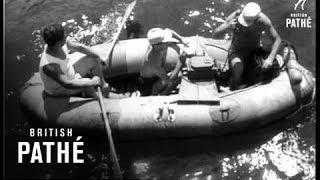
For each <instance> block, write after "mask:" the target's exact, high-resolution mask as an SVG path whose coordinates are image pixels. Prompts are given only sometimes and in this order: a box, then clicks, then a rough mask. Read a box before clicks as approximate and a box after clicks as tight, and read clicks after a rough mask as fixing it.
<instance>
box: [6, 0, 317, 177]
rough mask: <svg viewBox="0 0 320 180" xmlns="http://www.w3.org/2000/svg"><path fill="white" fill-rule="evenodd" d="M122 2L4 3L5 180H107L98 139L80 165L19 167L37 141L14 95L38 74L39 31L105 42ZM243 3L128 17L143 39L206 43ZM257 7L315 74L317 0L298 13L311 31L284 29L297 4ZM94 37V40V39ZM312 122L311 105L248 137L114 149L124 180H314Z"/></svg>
mask: <svg viewBox="0 0 320 180" xmlns="http://www.w3.org/2000/svg"><path fill="white" fill-rule="evenodd" d="M128 2H130V1H125V0H122V1H116V0H113V1H112V0H91V1H87V0H73V1H62V0H50V1H49V0H6V1H5V11H6V12H5V16H6V17H5V18H6V19H5V105H6V107H5V108H6V111H5V122H4V123H5V129H4V132H3V133H4V134H5V138H6V139H5V140H6V147H5V151H6V154H5V165H6V169H5V172H6V174H5V176H6V177H20V178H22V177H24V178H47V179H50V178H61V177H67V178H85V179H89V178H91V179H100V178H108V177H111V170H110V168H109V167H110V164H109V157H108V155H107V152H108V148H107V146H106V142H107V139H106V138H105V137H101V136H100V137H99V138H94V139H92V138H90V137H84V140H85V147H86V148H85V161H86V163H85V164H84V165H74V164H67V165H61V164H59V165H57V164H44V165H42V164H40V165H37V164H26V163H25V164H17V152H16V151H17V142H18V141H23V140H26V141H36V140H34V139H30V138H29V137H28V133H27V132H28V131H27V130H28V128H29V126H30V124H29V122H28V121H27V120H26V118H25V117H24V115H23V114H22V112H21V110H20V109H19V104H18V95H19V89H20V88H21V87H22V85H23V83H24V82H25V81H26V80H27V79H29V78H30V77H31V76H32V74H33V73H34V72H36V71H38V63H39V54H40V52H41V50H42V47H43V43H42V41H41V40H40V38H39V29H40V28H41V27H42V26H44V25H46V24H48V23H50V22H58V23H62V22H65V23H66V25H67V26H70V28H69V32H73V34H72V36H73V37H74V38H75V39H78V40H80V41H81V42H83V43H86V44H88V45H89V44H94V43H97V42H101V41H104V40H106V39H108V38H110V34H112V32H113V31H112V29H114V27H115V25H116V24H117V23H119V21H117V18H118V17H119V16H121V15H122V14H123V12H124V9H125V7H126V6H125V5H126V4H127V3H128ZM246 2H248V0H241V1H235V0H229V1H227V0H216V1H209V0H199V1H192V0H161V1H157V0H140V1H139V2H138V3H137V5H136V7H135V9H134V19H136V20H138V21H139V22H140V23H141V24H142V28H143V35H144V36H145V34H146V32H147V31H148V29H150V28H152V27H168V28H171V29H174V30H176V31H177V32H179V33H180V34H181V35H183V36H191V35H196V34H198V35H200V36H205V37H210V36H211V33H212V30H213V29H214V28H215V27H217V26H218V25H219V24H220V23H221V22H219V18H222V19H224V18H225V17H226V16H227V15H229V14H230V13H231V12H232V11H233V10H234V9H237V8H239V7H240V6H241V5H242V4H245V3H246ZM256 2H259V3H260V5H261V7H262V10H263V11H264V12H265V14H267V15H268V16H269V17H270V19H271V20H272V22H273V24H274V26H275V28H276V29H277V31H278V32H279V34H280V36H281V37H282V38H283V39H287V40H289V41H291V42H292V43H293V44H294V45H295V46H296V48H297V50H298V53H299V57H300V63H301V64H302V65H304V66H305V67H307V68H308V69H309V70H310V71H311V72H312V73H313V74H315V72H316V69H315V0H307V1H306V3H305V10H304V12H305V13H308V15H310V17H311V18H312V26H313V27H312V28H310V29H301V28H300V29H298V28H297V29H292V28H286V26H285V18H287V17H289V14H290V13H293V12H294V10H293V8H294V3H295V1H293V0H270V1H262V0H261V1H256ZM298 12H301V10H298ZM83 15H85V16H83ZM118 20H119V19H118ZM81 28H82V29H81ZM110 29H111V30H110ZM86 30H87V32H85V31H86ZM96 30H97V31H96ZM95 31H96V32H97V35H92V32H95ZM124 37H125V35H124V34H123V35H122V38H124ZM315 122H316V117H315V104H311V105H310V106H308V107H306V108H304V109H302V110H301V111H300V112H298V113H297V114H295V115H294V116H292V117H290V118H288V120H285V121H283V122H282V123H278V124H272V125H270V126H268V127H265V128H262V129H258V130H254V131H250V132H245V133H241V134H234V135H229V136H225V137H220V138H214V139H213V138H201V139H191V140H165V141H164V140H163V141H154V142H117V145H116V148H117V151H118V155H119V157H120V165H121V167H122V169H123V171H124V173H125V177H127V178H137V179H276V178H278V179H287V178H288V177H292V178H296V179H315Z"/></svg>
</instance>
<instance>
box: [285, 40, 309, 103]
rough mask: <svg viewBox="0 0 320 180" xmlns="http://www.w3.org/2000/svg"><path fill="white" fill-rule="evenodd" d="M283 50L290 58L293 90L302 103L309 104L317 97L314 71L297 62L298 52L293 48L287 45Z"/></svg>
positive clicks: (288, 66)
mask: <svg viewBox="0 0 320 180" xmlns="http://www.w3.org/2000/svg"><path fill="white" fill-rule="evenodd" d="M283 52H284V54H283V57H284V58H287V59H288V62H287V64H286V67H287V72H288V76H289V79H290V83H291V86H292V90H293V91H294V93H295V95H296V97H297V99H298V100H299V101H300V102H301V104H302V105H307V104H309V103H311V101H312V100H313V99H314V97H315V80H314V79H313V76H312V73H311V72H310V71H308V70H307V69H306V68H304V67H303V66H301V65H300V64H299V63H298V62H297V54H296V52H295V51H294V49H293V48H291V47H290V46H286V47H284V50H283Z"/></svg>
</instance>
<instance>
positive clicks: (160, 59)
mask: <svg viewBox="0 0 320 180" xmlns="http://www.w3.org/2000/svg"><path fill="white" fill-rule="evenodd" d="M147 38H148V40H149V43H150V47H149V49H148V51H147V53H146V55H145V60H144V62H143V65H142V68H141V71H140V76H141V78H142V81H143V82H142V83H143V84H150V83H151V84H153V86H152V92H151V94H152V95H157V94H161V95H166V94H168V93H170V91H171V90H172V89H173V88H175V87H176V86H177V85H178V84H179V82H180V81H179V80H180V79H179V77H178V75H179V72H180V69H181V68H182V62H181V61H182V59H184V57H185V54H186V53H183V51H181V50H182V49H180V52H179V53H180V61H177V63H176V66H175V68H174V70H173V71H172V72H171V73H170V75H168V74H167V72H166V70H165V69H164V64H165V58H166V50H167V48H168V47H169V46H171V47H172V45H173V46H175V48H174V49H176V48H179V47H178V46H176V45H175V44H176V43H182V44H184V45H185V46H188V44H187V43H186V42H185V41H184V38H183V37H182V36H180V35H179V34H178V33H176V32H175V31H173V30H171V29H168V28H167V29H161V28H152V29H150V30H149V31H148V34H147Z"/></svg>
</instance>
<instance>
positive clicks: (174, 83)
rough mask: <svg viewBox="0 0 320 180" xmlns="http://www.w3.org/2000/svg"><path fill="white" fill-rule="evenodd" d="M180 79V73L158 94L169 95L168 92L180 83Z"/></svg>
mask: <svg viewBox="0 0 320 180" xmlns="http://www.w3.org/2000/svg"><path fill="white" fill-rule="evenodd" d="M181 78H182V73H181V72H179V75H178V77H176V78H175V79H173V80H171V82H170V83H169V85H168V86H167V87H166V88H165V89H164V90H163V91H161V92H160V94H161V95H169V94H170V92H171V91H172V90H173V89H174V88H176V87H177V86H178V85H179V84H180V83H181Z"/></svg>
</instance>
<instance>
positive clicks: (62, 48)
mask: <svg viewBox="0 0 320 180" xmlns="http://www.w3.org/2000/svg"><path fill="white" fill-rule="evenodd" d="M42 36H43V39H44V41H45V42H46V44H47V45H46V46H45V48H44V51H43V53H42V56H41V60H40V64H39V71H40V76H41V80H42V82H43V84H44V90H45V92H46V93H47V94H49V95H52V96H78V95H79V96H81V95H83V93H84V94H85V95H86V96H90V97H95V98H97V97H98V96H97V94H96V90H95V87H96V86H101V87H102V89H103V92H104V96H108V90H107V89H108V84H107V83H106V82H105V81H104V78H103V75H102V71H101V67H100V62H99V59H100V56H99V54H98V53H97V52H95V51H94V50H93V49H92V48H90V47H88V46H85V45H83V44H80V43H76V42H72V41H70V40H69V39H67V38H66V35H65V30H64V27H63V26H62V25H61V24H50V25H47V26H45V27H44V28H43V29H42ZM69 49H70V50H73V51H78V52H81V53H83V54H86V55H87V56H85V57H83V58H80V59H76V58H74V57H72V56H70V55H69V53H68V50H69Z"/></svg>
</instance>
